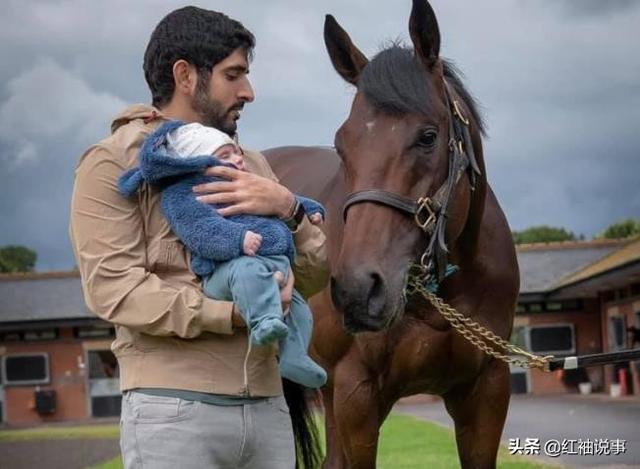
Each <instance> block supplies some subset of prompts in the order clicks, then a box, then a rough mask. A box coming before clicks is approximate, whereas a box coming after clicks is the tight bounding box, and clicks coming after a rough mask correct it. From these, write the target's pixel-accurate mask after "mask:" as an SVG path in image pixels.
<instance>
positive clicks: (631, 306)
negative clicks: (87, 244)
mask: <svg viewBox="0 0 640 469" xmlns="http://www.w3.org/2000/svg"><path fill="white" fill-rule="evenodd" d="M518 261H519V264H520V272H521V294H520V298H519V302H518V310H517V314H516V318H515V324H514V334H513V337H512V340H513V341H514V342H516V343H518V344H520V345H521V346H523V347H524V348H526V349H528V350H532V351H534V352H536V353H539V354H553V355H575V354H588V353H598V352H601V351H612V350H623V349H627V348H633V347H634V346H635V347H640V343H639V342H637V340H638V338H639V337H638V335H639V334H638V329H640V239H636V240H632V241H591V242H570V243H550V244H539V245H528V246H520V247H519V248H518ZM113 336H114V330H113V328H112V327H110V326H109V324H107V323H105V322H104V321H102V320H100V319H98V318H97V317H95V316H94V315H92V314H91V313H90V312H89V311H88V310H87V309H86V307H85V304H84V300H83V296H82V287H81V284H80V278H79V277H78V273H77V272H57V273H56V272H52V273H43V274H19V275H16V274H0V423H6V424H9V425H33V424H37V423H40V422H47V421H65V420H83V419H88V418H91V417H99V416H112V415H113V416H115V415H118V414H119V408H120V393H119V390H118V369H117V363H116V360H115V357H114V356H113V354H112V353H111V351H110V344H111V341H112V338H113ZM585 381H588V382H590V383H591V385H592V388H593V391H594V392H609V390H610V387H611V384H612V383H616V384H619V383H621V382H623V383H624V386H622V388H623V389H622V392H626V393H628V394H634V395H637V396H640V383H639V381H638V367H637V363H627V364H623V365H620V366H607V367H596V368H591V369H589V370H588V371H578V372H575V373H568V374H565V375H564V376H562V377H560V376H558V375H557V374H548V373H542V372H537V371H526V370H521V369H514V370H512V384H513V390H514V392H531V393H555V392H576V390H577V384H578V383H580V382H585Z"/></svg>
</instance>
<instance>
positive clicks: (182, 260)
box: [151, 239, 189, 272]
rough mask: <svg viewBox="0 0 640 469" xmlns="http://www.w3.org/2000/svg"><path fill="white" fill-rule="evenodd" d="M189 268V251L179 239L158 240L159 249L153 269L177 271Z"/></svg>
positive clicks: (156, 270)
mask: <svg viewBox="0 0 640 469" xmlns="http://www.w3.org/2000/svg"><path fill="white" fill-rule="evenodd" d="M188 268H189V265H188V261H187V252H186V249H185V247H184V246H183V245H182V243H180V242H179V241H174V240H167V239H161V240H159V241H158V251H157V257H156V259H155V262H152V266H151V269H152V271H154V272H177V271H184V270H186V269H188Z"/></svg>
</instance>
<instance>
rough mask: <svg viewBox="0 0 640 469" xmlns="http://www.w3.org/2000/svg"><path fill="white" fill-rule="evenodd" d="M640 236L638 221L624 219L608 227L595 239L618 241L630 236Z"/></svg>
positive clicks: (639, 223) (639, 221)
mask: <svg viewBox="0 0 640 469" xmlns="http://www.w3.org/2000/svg"><path fill="white" fill-rule="evenodd" d="M637 235H640V220H637V219H633V218H626V219H624V220H620V221H619V222H616V223H614V224H612V225H609V226H608V227H607V228H606V229H605V230H604V231H603V232H602V233H600V234H598V236H596V238H600V239H618V238H630V237H631V236H637Z"/></svg>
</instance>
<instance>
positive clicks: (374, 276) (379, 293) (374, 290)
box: [368, 272, 385, 317]
mask: <svg viewBox="0 0 640 469" xmlns="http://www.w3.org/2000/svg"><path fill="white" fill-rule="evenodd" d="M369 277H370V279H371V287H370V290H369V295H368V298H369V302H368V303H369V304H368V306H369V308H368V309H369V314H370V315H371V316H374V317H379V316H380V315H382V313H383V312H384V302H385V285H384V280H383V278H382V276H381V275H380V274H379V273H378V272H371V273H370V274H369Z"/></svg>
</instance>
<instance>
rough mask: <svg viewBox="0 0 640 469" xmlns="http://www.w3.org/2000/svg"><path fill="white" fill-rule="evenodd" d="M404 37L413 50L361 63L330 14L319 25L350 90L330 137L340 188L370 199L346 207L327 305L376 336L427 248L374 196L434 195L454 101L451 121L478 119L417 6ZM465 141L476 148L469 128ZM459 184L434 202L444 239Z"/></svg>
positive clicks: (457, 211) (453, 227) (443, 167)
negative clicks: (440, 211)
mask: <svg viewBox="0 0 640 469" xmlns="http://www.w3.org/2000/svg"><path fill="white" fill-rule="evenodd" d="M409 31H410V35H411V41H412V43H413V48H412V49H408V48H404V47H400V46H398V45H393V46H391V47H389V48H387V49H385V50H383V51H382V52H380V53H378V55H376V56H375V57H374V58H373V59H372V60H371V61H368V60H367V58H366V57H365V56H364V55H363V54H362V52H360V51H359V50H358V49H357V47H356V46H355V45H354V44H353V43H352V42H351V39H350V38H349V36H348V35H347V33H346V32H345V31H344V30H343V29H342V28H341V27H340V25H339V24H338V23H337V22H336V20H335V19H334V18H333V17H332V16H330V15H327V17H326V20H325V29H324V35H325V43H326V46H327V50H328V52H329V56H330V57H331V61H332V63H333V66H334V67H335V69H336V71H337V72H338V73H339V74H340V76H342V78H344V79H345V80H346V81H347V82H349V83H351V84H353V85H355V86H356V87H357V93H356V95H355V98H354V100H353V104H352V107H351V112H350V114H349V117H348V118H347V120H346V121H345V122H344V123H343V124H342V126H341V127H340V129H339V130H338V131H337V133H336V136H335V147H336V151H337V152H338V154H339V155H340V157H341V159H342V161H343V164H344V168H345V175H346V182H347V190H348V192H349V193H351V194H354V193H356V194H357V193H360V191H367V190H371V189H373V190H374V192H375V193H376V194H373V193H372V192H367V193H360V196H358V197H355V198H351V199H349V201H348V202H347V204H346V205H345V214H344V215H345V226H344V236H343V244H342V248H341V251H340V256H339V260H338V262H337V264H336V265H335V266H334V270H333V272H332V277H331V288H332V298H333V302H334V304H335V306H336V307H337V308H338V310H339V311H341V312H342V313H343V315H344V322H345V326H346V328H347V329H348V330H350V331H352V332H359V331H364V330H370V331H377V330H381V329H383V328H385V327H388V326H389V325H390V324H392V323H393V322H394V321H395V320H397V319H398V318H400V317H401V315H402V313H403V312H404V309H405V295H404V289H405V287H406V282H407V276H408V272H409V268H410V266H411V265H412V264H415V263H416V262H417V260H418V259H420V257H421V253H423V252H425V249H426V248H427V246H428V244H429V236H428V235H427V233H425V232H424V231H423V230H421V229H420V228H419V227H418V225H417V224H416V222H415V219H414V217H413V216H408V215H411V213H410V211H409V210H405V211H406V212H409V213H404V212H403V209H402V207H398V205H393V203H390V201H389V200H382V201H380V200H376V198H378V199H379V198H380V195H381V194H382V197H383V198H385V197H389V193H393V194H392V195H391V197H390V198H393V195H400V196H402V197H403V198H402V201H403V202H401V204H400V205H402V203H405V204H406V201H415V200H418V199H419V198H420V197H424V196H428V197H433V196H434V194H436V192H438V190H440V192H443V190H442V189H443V188H444V189H445V190H444V192H447V191H446V186H447V185H446V182H447V181H448V180H449V177H450V173H449V167H450V164H449V163H450V160H451V159H450V155H451V151H453V150H452V147H451V145H452V142H451V139H452V138H453V136H452V135H450V134H451V132H452V127H451V126H452V119H453V116H452V112H451V108H452V105H453V100H454V99H455V100H456V103H455V105H456V106H459V107H460V109H461V111H460V113H459V114H460V115H462V114H463V113H465V114H466V115H467V116H469V117H472V118H478V116H477V115H476V111H475V108H473V106H472V105H468V106H467V105H465V104H464V102H463V101H465V100H466V101H468V100H469V96H468V95H467V94H466V92H464V89H463V88H462V86H461V84H460V82H459V81H458V79H457V77H456V75H455V72H454V71H452V69H451V67H450V66H449V65H448V64H447V63H446V62H444V61H443V60H441V59H440V57H439V50H440V33H439V30H438V24H437V21H436V17H435V14H434V12H433V10H432V9H431V6H430V5H429V4H428V2H426V1H425V0H414V2H413V9H412V12H411V18H410V20H409ZM445 79H446V81H448V82H449V85H447V84H446V82H445ZM453 85H455V86H453ZM461 94H464V96H462V97H461V96H460V95H461ZM458 100H460V103H458ZM462 109H464V111H462ZM463 119H464V120H466V118H465V117H463ZM473 125H474V126H475V124H473ZM476 127H477V126H476ZM471 135H472V136H473V140H474V144H477V145H478V146H479V134H478V131H477V128H472V129H471ZM467 137H468V135H467ZM467 140H469V138H468V139H467ZM466 143H468V142H466ZM474 146H475V145H474ZM474 165H475V162H474ZM463 172H464V170H463ZM459 179H460V178H459ZM462 179H464V181H462ZM462 179H461V180H460V181H459V182H458V181H457V180H456V182H457V183H456V184H454V185H452V186H451V190H450V191H449V194H448V196H447V194H444V196H442V194H441V196H440V199H441V200H440V203H442V202H443V199H444V198H447V204H448V208H447V210H446V215H445V217H443V218H446V219H447V223H446V227H445V224H444V221H443V222H442V224H441V228H442V231H443V233H442V239H444V238H445V237H446V239H447V240H448V241H450V240H453V239H456V238H457V237H458V236H459V235H460V233H461V232H462V229H463V227H464V225H465V223H466V219H467V213H468V210H469V204H470V193H471V190H470V187H471V185H470V184H469V180H468V179H467V178H462ZM382 191H385V192H382ZM391 202H393V201H392V200H391ZM420 215H421V216H422V217H425V216H426V213H425V212H424V211H423V213H421V214H420ZM423 219H424V218H423ZM431 228H432V230H434V229H436V227H435V226H433V227H431ZM433 239H434V240H435V241H437V242H442V239H441V240H439V241H438V240H437V239H436V238H433Z"/></svg>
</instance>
